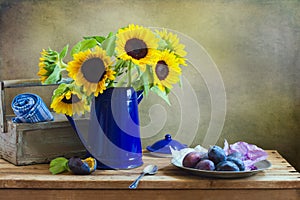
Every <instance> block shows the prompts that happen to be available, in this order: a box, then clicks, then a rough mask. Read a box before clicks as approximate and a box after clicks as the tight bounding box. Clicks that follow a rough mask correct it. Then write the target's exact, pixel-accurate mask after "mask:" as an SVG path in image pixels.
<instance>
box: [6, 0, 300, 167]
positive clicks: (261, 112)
mask: <svg viewBox="0 0 300 200" xmlns="http://www.w3.org/2000/svg"><path fill="white" fill-rule="evenodd" d="M0 2H1V10H0V16H1V19H0V20H1V21H0V70H1V71H0V80H4V79H23V78H37V75H36V73H37V71H38V58H39V52H40V51H41V49H42V48H48V47H49V46H50V47H51V48H52V49H56V50H61V49H62V47H63V46H64V45H65V44H67V43H69V44H70V45H74V44H75V43H76V41H78V40H79V39H81V37H82V36H85V35H106V34H108V32H110V31H116V30H117V29H118V28H119V27H123V26H126V25H127V24H129V23H136V24H140V25H144V26H150V27H166V28H169V29H173V30H177V31H179V32H181V33H184V34H186V35H188V36H189V37H191V38H193V39H194V40H195V41H197V42H198V43H200V44H201V45H202V46H203V47H204V48H205V49H206V51H207V52H208V53H209V55H210V56H211V57H212V59H213V60H214V62H215V63H216V65H217V66H218V70H219V72H220V74H221V76H222V79H223V81H224V86H225V89H226V108H227V110H226V118H225V123H224V127H223V130H222V134H221V137H220V138H219V140H218V144H219V145H222V143H223V141H224V139H225V138H226V139H227V140H228V141H229V142H230V143H233V142H236V141H246V142H249V143H254V144H257V145H258V146H260V147H262V148H264V149H276V150H278V151H279V152H280V153H281V154H282V155H283V156H284V157H285V158H287V159H288V160H289V161H290V162H291V163H292V164H293V165H294V166H296V167H297V169H298V170H299V169H300V162H299V156H298V157H297V155H299V153H300V152H299V149H300V148H299V146H300V145H299V141H300V140H299V133H300V123H299V119H300V110H299V107H300V92H299V86H300V80H299V78H300V76H299V75H300V74H299V70H300V54H299V52H300V51H299V50H300V12H299V10H300V2H299V1H298V0H273V1H271V0H265V1H263V0H262V1H260V0H257V1H248V0H244V1H235V0H228V1H225V0H214V1H210V0H185V1H180V0H168V1H167V0H149V1H142V0H140V1H138V0H99V1H97V0H64V1H61V0H40V1H38V0H19V1H17V0H12V1H6V0H1V1H0ZM184 73H185V76H186V77H187V78H188V79H189V81H190V82H191V84H192V86H193V88H194V89H195V91H196V93H197V97H198V100H199V103H200V105H199V106H200V111H201V118H200V119H201V120H200V122H199V127H198V130H197V135H196V136H195V138H192V139H193V142H192V143H191V144H190V145H191V146H195V145H197V144H201V142H202V141H203V137H204V135H205V133H206V131H207V128H208V123H209V120H210V115H211V114H210V111H211V108H210V101H209V97H210V96H209V94H208V91H207V87H205V83H204V81H203V79H202V78H201V76H199V74H198V73H197V72H195V70H194V68H193V67H192V66H190V65H189V66H188V67H187V68H185V70H184ZM40 90H41V89H39V88H30V91H31V92H36V93H39V94H41V95H42V96H43V97H44V99H45V101H46V102H47V103H49V98H50V95H51V92H52V91H51V90H48V89H42V91H40ZM18 92H21V91H20V90H12V91H11V92H10V93H9V94H8V95H7V97H6V99H7V102H10V101H11V99H12V98H13V96H14V95H15V94H16V93H18ZM156 101H159V102H160V100H157V98H155V97H153V96H151V97H150V98H148V99H146V100H145V101H144V102H143V103H142V104H141V106H140V118H141V119H140V120H141V124H142V126H147V124H149V123H150V117H149V116H148V114H149V112H151V109H150V108H151V105H152V103H153V102H155V103H156ZM174 102H175V103H174V104H175V105H174V106H173V107H168V106H166V105H165V104H164V103H163V102H162V105H163V106H164V108H165V110H166V113H167V114H166V117H167V120H166V123H165V124H164V126H163V127H162V128H161V130H159V131H158V132H157V133H156V134H153V136H152V137H149V136H147V133H141V134H142V135H143V146H144V147H146V146H147V145H149V144H151V143H152V142H154V141H155V140H157V139H161V138H163V136H164V134H165V133H171V134H172V135H176V134H181V135H182V134H185V133H182V132H181V133H178V132H177V131H178V126H179V125H178V124H179V122H180V113H178V112H177V110H178V107H180V105H177V104H178V102H176V101H174ZM8 109H9V106H8ZM149 109H150V111H149ZM154 110H155V109H154ZM156 114H159V112H158V113H156ZM189 120H190V123H191V125H192V124H194V123H195V121H193V119H189ZM187 135H188V134H187ZM183 140H184V139H183ZM183 142H185V141H183Z"/></svg>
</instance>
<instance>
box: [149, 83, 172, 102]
mask: <svg viewBox="0 0 300 200" xmlns="http://www.w3.org/2000/svg"><path fill="white" fill-rule="evenodd" d="M151 91H152V92H154V93H156V94H157V95H158V96H159V97H161V98H162V99H163V100H165V102H166V103H167V104H168V105H169V106H171V103H170V101H169V97H168V95H167V94H166V93H165V92H163V91H161V90H160V89H159V88H158V87H157V86H153V87H151Z"/></svg>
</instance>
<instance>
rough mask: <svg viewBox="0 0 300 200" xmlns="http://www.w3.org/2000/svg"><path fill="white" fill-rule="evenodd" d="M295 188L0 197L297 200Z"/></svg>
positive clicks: (12, 193)
mask: <svg viewBox="0 0 300 200" xmlns="http://www.w3.org/2000/svg"><path fill="white" fill-rule="evenodd" d="M299 195H300V194H299V190H162V189H155V190H143V189H137V190H129V189H125V190H52V189H48V190H24V189H22V190H18V189H2V190H0V196H2V197H5V199H6V200H18V199H21V200H23V199H43V200H48V199H49V200H52V199H57V200H60V199H62V200H66V199H72V200H77V199H78V200H82V199H110V200H114V199H116V200H120V199H122V200H132V199H143V200H153V199H172V200H182V199H189V200H194V199H195V200H202V199H203V200H210V199H218V200H228V199H230V200H241V199H243V200H253V199H263V200H282V199H284V200H298V199H299Z"/></svg>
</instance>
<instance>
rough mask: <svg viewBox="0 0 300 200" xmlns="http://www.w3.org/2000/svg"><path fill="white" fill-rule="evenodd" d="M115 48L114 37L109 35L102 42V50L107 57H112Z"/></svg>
mask: <svg viewBox="0 0 300 200" xmlns="http://www.w3.org/2000/svg"><path fill="white" fill-rule="evenodd" d="M115 47H116V36H115V35H113V34H111V33H110V34H109V35H108V37H107V38H106V39H105V40H104V41H103V43H102V48H103V49H104V50H105V51H106V54H107V55H108V56H112V55H113V54H114V52H115Z"/></svg>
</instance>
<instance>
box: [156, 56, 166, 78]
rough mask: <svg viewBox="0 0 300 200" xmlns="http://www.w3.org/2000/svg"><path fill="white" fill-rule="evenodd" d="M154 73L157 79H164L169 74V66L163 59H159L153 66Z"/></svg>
mask: <svg viewBox="0 0 300 200" xmlns="http://www.w3.org/2000/svg"><path fill="white" fill-rule="evenodd" d="M155 73H156V75H157V77H158V79H159V80H165V79H166V78H167V76H168V74H169V68H168V65H167V63H166V62H165V61H163V60H160V61H158V62H157V64H156V66H155Z"/></svg>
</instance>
